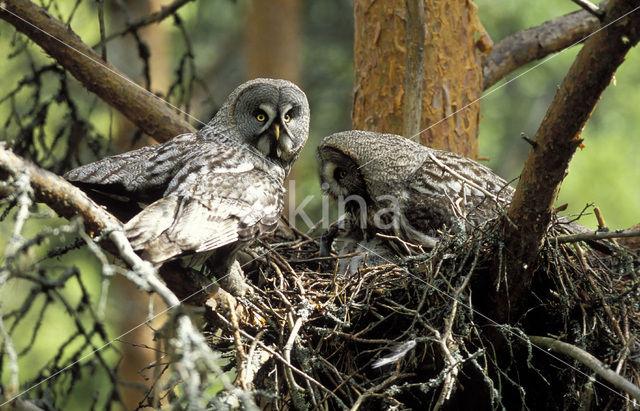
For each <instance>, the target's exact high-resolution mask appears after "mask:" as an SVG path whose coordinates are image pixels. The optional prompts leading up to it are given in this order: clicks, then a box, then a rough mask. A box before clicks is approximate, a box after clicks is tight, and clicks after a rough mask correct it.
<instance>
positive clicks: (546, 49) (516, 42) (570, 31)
mask: <svg viewBox="0 0 640 411" xmlns="http://www.w3.org/2000/svg"><path fill="white" fill-rule="evenodd" d="M598 27H600V21H599V20H598V18H597V17H596V16H594V15H593V14H591V13H589V12H587V11H585V10H581V11H576V12H573V13H570V14H567V15H565V16H562V17H558V18H555V19H552V20H549V21H546V22H544V23H542V24H541V25H539V26H536V27H532V28H530V29H526V30H521V31H519V32H517V33H514V34H513V35H511V36H509V37H506V38H504V39H502V40H501V41H500V42H499V43H498V44H496V45H495V46H494V47H493V50H491V53H490V54H489V55H488V56H487V58H486V59H485V60H484V61H483V64H482V73H483V77H484V84H483V88H484V89H488V88H489V87H491V86H492V85H494V84H495V83H497V82H498V81H500V80H501V79H502V78H504V77H505V76H506V75H507V74H509V73H511V72H512V71H514V70H516V69H518V68H520V67H522V66H524V65H525V64H527V63H530V62H532V61H535V60H538V59H541V58H543V57H545V56H547V55H549V54H551V53H555V52H558V51H560V50H563V49H565V48H567V47H570V46H572V45H574V44H575V43H576V42H579V41H580V40H582V39H583V38H585V37H586V36H588V35H589V34H591V33H593V32H594V31H595V30H596V29H597V28H598Z"/></svg>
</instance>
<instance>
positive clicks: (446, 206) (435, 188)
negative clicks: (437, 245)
mask: <svg viewBox="0 0 640 411" xmlns="http://www.w3.org/2000/svg"><path fill="white" fill-rule="evenodd" d="M408 180H409V183H408V184H407V190H408V200H407V204H406V206H405V209H406V210H414V213H415V214H414V215H411V220H412V221H414V222H415V223H412V224H413V225H414V226H416V228H418V229H419V230H420V231H422V232H426V233H429V235H435V232H436V231H437V230H438V229H441V228H442V227H443V226H448V227H451V226H452V225H453V224H455V223H456V221H465V222H466V225H477V224H479V223H482V222H484V221H486V220H489V219H491V218H493V217H496V216H498V215H499V213H500V210H501V209H503V208H504V207H506V206H507V205H508V204H509V203H510V201H511V197H512V196H513V192H514V189H513V187H511V186H510V185H509V184H508V183H507V182H506V181H505V180H504V179H502V178H501V177H500V176H498V175H497V174H495V173H494V172H493V171H491V170H490V169H489V168H487V167H485V166H483V165H482V164H479V163H477V162H475V161H473V160H471V159H468V158H466V157H462V156H459V155H457V154H454V153H450V152H446V151H438V150H430V154H429V155H428V156H427V158H426V160H425V161H424V163H423V164H422V165H421V166H420V168H419V169H418V170H416V172H415V173H414V175H413V178H410V179H408Z"/></svg>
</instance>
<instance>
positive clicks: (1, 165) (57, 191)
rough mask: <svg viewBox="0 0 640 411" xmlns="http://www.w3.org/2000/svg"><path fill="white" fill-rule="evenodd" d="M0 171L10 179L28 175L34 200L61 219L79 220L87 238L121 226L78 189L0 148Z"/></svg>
mask: <svg viewBox="0 0 640 411" xmlns="http://www.w3.org/2000/svg"><path fill="white" fill-rule="evenodd" d="M0 169H3V170H5V171H6V172H8V173H9V174H12V175H15V174H17V173H20V172H26V173H28V175H29V180H30V181H31V186H32V187H33V191H34V196H35V200H36V201H38V202H41V203H45V204H47V205H48V206H49V207H51V208H52V209H53V210H54V211H55V212H56V213H58V215H60V216H62V217H65V218H71V217H74V216H76V215H78V216H80V217H82V219H83V220H84V224H85V228H86V231H87V232H88V233H89V234H90V235H91V236H95V235H96V234H98V233H100V232H101V231H102V230H104V229H105V228H107V227H112V228H116V227H120V226H121V225H122V224H121V223H120V221H118V219H117V218H115V217H114V216H112V215H111V214H109V213H108V212H107V211H105V210H104V209H103V208H102V207H100V206H99V205H97V204H96V203H94V202H93V200H91V199H90V198H89V197H88V196H87V195H86V194H85V193H84V192H82V190H80V189H79V188H76V187H74V186H72V185H71V184H70V183H68V182H67V181H66V180H65V179H63V178H62V177H59V176H57V175H55V174H53V173H51V172H49V171H46V170H43V169H41V168H40V167H38V166H36V165H35V164H33V163H32V162H30V161H27V160H24V159H22V158H20V157H18V156H17V155H15V154H13V153H12V152H11V151H9V150H7V149H5V148H3V147H1V146H0Z"/></svg>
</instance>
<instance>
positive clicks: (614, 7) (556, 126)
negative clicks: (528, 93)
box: [494, 0, 640, 321]
mask: <svg viewBox="0 0 640 411" xmlns="http://www.w3.org/2000/svg"><path fill="white" fill-rule="evenodd" d="M638 8H640V1H639V0H635V1H612V2H610V4H609V5H608V6H607V8H606V17H605V19H604V21H603V23H602V25H603V29H602V30H600V31H599V32H597V33H596V34H594V35H593V36H591V37H590V38H589V39H588V40H587V41H586V42H585V45H584V47H583V48H582V50H580V53H579V54H578V56H577V58H576V60H575V61H574V63H573V65H572V66H571V68H570V69H569V72H568V74H567V76H566V77H565V79H564V80H563V82H562V84H561V85H560V88H559V89H558V92H557V93H556V95H555V98H554V100H553V102H552V103H551V105H550V106H549V109H548V110H547V114H546V115H545V117H544V119H543V121H542V124H541V125H540V128H539V129H538V131H537V133H536V137H535V143H534V146H533V147H532V148H531V150H530V152H529V155H528V157H527V160H526V162H525V165H524V169H523V171H522V174H521V176H520V180H519V181H518V186H517V189H516V192H515V195H514V197H513V201H512V203H511V206H510V208H509V211H508V220H509V222H508V223H506V224H505V233H504V241H505V250H506V253H505V257H506V275H507V276H508V279H509V280H508V283H509V289H508V290H506V292H505V290H504V289H503V290H501V291H500V293H501V295H499V296H497V297H496V298H495V300H496V302H497V304H496V306H495V309H496V312H495V313H494V319H495V320H497V321H506V320H508V318H509V313H510V308H509V307H512V308H516V307H518V304H517V302H518V300H519V298H521V297H522V295H523V293H524V292H526V290H527V289H528V288H529V286H530V284H531V280H532V277H533V273H534V271H535V268H536V260H537V257H538V252H539V249H540V246H541V244H542V238H543V235H544V233H545V232H546V230H547V226H548V224H549V222H550V220H551V216H552V212H553V204H554V201H555V199H556V196H557V193H558V191H559V189H560V183H561V182H562V180H563V179H564V177H565V175H566V170H567V167H568V165H569V161H570V160H571V157H572V156H573V154H574V153H575V151H576V149H577V148H578V146H579V145H580V143H581V142H582V138H581V137H580V133H581V131H582V128H583V127H584V125H585V123H586V121H587V119H588V118H589V116H590V115H591V112H592V111H593V109H594V107H595V105H596V104H597V102H598V100H599V99H600V95H601V94H602V92H603V91H604V90H605V89H606V88H607V86H608V85H609V84H610V83H611V80H612V78H613V75H614V73H615V71H616V70H617V68H618V66H619V65H620V64H622V62H623V61H624V58H625V55H626V54H627V52H628V51H629V50H630V49H631V48H632V47H633V46H635V45H636V44H637V43H638V40H640V11H639V10H638ZM632 11H634V12H632ZM627 14H628V15H627ZM624 15H626V17H624V18H621V19H620V17H622V16H624ZM617 19H620V20H617ZM616 20H617V21H616ZM614 21H615V22H614ZM611 22H614V23H612V24H610V25H609V23H611ZM494 271H495V273H496V276H499V275H501V274H500V273H499V272H498V270H494ZM494 280H495V281H497V280H498V278H497V277H496V278H495V279H494ZM503 288H504V287H503ZM513 314H514V313H513V312H512V313H511V315H512V316H513Z"/></svg>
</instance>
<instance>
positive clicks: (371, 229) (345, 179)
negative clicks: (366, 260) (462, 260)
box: [317, 131, 514, 248]
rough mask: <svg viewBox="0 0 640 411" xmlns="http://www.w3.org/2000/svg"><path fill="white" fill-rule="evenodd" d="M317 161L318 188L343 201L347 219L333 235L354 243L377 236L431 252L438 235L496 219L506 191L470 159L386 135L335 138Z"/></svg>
mask: <svg viewBox="0 0 640 411" xmlns="http://www.w3.org/2000/svg"><path fill="white" fill-rule="evenodd" d="M317 158H318V161H319V163H320V179H321V182H322V185H323V189H324V190H325V191H326V192H328V193H329V194H330V195H331V196H332V197H334V198H336V199H339V201H342V202H343V203H344V211H346V216H347V217H345V218H346V220H347V221H349V222H350V224H348V225H347V227H348V228H346V229H344V228H343V229H342V230H341V231H343V232H338V233H337V234H336V236H338V237H339V236H343V237H347V238H352V239H356V241H358V240H357V239H358V238H360V239H362V240H363V241H364V243H363V242H360V243H359V244H366V243H367V242H369V241H372V239H373V238H374V237H375V236H376V233H383V234H386V235H391V236H396V237H398V238H399V239H400V240H402V241H406V242H409V243H412V244H416V245H420V246H424V247H428V248H431V247H433V246H434V245H435V244H436V241H437V239H438V238H439V237H440V235H441V233H442V232H443V230H449V229H452V230H454V231H457V232H461V231H466V230H468V229H469V228H470V227H473V226H476V225H478V224H480V223H482V222H484V221H486V220H488V219H490V218H492V217H495V216H497V215H498V213H499V212H500V210H501V209H503V208H504V207H505V206H507V205H508V204H509V202H510V201H511V197H512V196H513V192H514V189H513V188H512V187H511V186H510V185H509V184H508V183H507V182H506V181H505V180H503V179H502V178H500V177H499V176H498V175H496V174H495V173H494V172H493V171H491V170H490V169H489V168H487V167H485V166H483V165H481V164H479V163H477V162H475V161H473V160H471V159H468V158H465V157H462V156H459V155H457V154H454V153H451V152H447V151H440V150H434V149H431V148H428V147H425V146H421V145H419V144H417V143H414V142H412V141H410V140H409V139H407V138H405V137H401V136H397V135H393V134H382V133H375V132H368V131H345V132H341V133H336V134H333V135H330V136H328V137H325V138H324V140H323V141H322V143H321V144H320V146H319V147H318V151H317ZM354 221H355V223H354ZM330 231H331V230H330ZM334 231H336V230H335V229H334ZM329 235H331V234H329ZM330 240H331V239H330V238H329V243H330Z"/></svg>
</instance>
